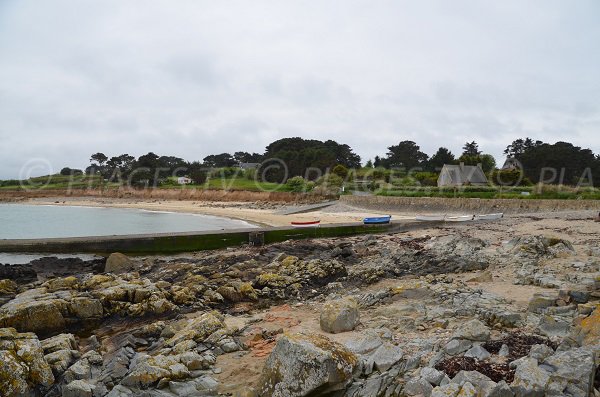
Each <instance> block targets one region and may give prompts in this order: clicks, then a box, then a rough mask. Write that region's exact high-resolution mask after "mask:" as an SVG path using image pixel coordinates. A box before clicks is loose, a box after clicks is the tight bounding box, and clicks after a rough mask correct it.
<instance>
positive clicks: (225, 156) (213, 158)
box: [203, 153, 238, 168]
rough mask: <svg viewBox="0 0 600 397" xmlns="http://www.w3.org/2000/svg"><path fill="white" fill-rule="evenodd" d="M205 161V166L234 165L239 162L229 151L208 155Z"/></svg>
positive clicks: (220, 166)
mask: <svg viewBox="0 0 600 397" xmlns="http://www.w3.org/2000/svg"><path fill="white" fill-rule="evenodd" d="M203 161H204V166H205V167H210V168H222V167H233V166H235V165H237V163H238V162H237V161H236V160H235V158H234V157H233V156H232V155H231V154H229V153H221V154H211V155H210V156H206V157H205V158H204V159H203Z"/></svg>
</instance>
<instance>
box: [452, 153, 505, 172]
mask: <svg viewBox="0 0 600 397" xmlns="http://www.w3.org/2000/svg"><path fill="white" fill-rule="evenodd" d="M458 161H459V162H461V163H464V164H465V165H478V164H481V169H483V172H485V173H488V172H491V171H493V170H494V169H495V168H496V159H494V156H492V155H491V154H479V155H477V156H469V155H466V154H463V155H462V156H460V158H459V159H458Z"/></svg>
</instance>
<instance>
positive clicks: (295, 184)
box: [285, 176, 306, 193]
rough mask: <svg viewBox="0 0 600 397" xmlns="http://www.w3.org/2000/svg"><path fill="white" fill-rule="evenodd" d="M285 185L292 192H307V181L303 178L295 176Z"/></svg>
mask: <svg viewBox="0 0 600 397" xmlns="http://www.w3.org/2000/svg"><path fill="white" fill-rule="evenodd" d="M285 185H286V186H287V188H288V189H289V190H290V191H291V192H296V193H299V192H303V191H305V188H306V180H305V179H304V178H302V177H301V176H295V177H293V178H290V179H288V180H287V182H286V183H285Z"/></svg>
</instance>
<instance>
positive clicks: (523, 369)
mask: <svg viewBox="0 0 600 397" xmlns="http://www.w3.org/2000/svg"><path fill="white" fill-rule="evenodd" d="M549 380H550V374H549V373H548V371H546V370H544V369H543V368H540V367H539V366H538V363H537V360H535V359H533V358H530V357H524V358H522V359H520V360H519V364H518V365H517V368H516V370H515V379H514V380H513V382H512V383H511V385H510V388H511V389H512V391H513V392H514V393H515V396H516V397H543V396H544V394H545V390H546V385H547V384H548V381H549Z"/></svg>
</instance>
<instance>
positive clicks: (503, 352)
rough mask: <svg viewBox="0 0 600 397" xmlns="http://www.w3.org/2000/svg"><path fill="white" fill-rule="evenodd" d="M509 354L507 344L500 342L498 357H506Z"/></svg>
mask: <svg viewBox="0 0 600 397" xmlns="http://www.w3.org/2000/svg"><path fill="white" fill-rule="evenodd" d="M509 354H510V349H509V348H508V346H507V345H506V344H502V346H501V347H500V350H499V351H498V355H499V356H500V357H508V355H509Z"/></svg>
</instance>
